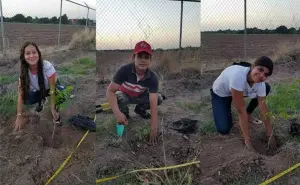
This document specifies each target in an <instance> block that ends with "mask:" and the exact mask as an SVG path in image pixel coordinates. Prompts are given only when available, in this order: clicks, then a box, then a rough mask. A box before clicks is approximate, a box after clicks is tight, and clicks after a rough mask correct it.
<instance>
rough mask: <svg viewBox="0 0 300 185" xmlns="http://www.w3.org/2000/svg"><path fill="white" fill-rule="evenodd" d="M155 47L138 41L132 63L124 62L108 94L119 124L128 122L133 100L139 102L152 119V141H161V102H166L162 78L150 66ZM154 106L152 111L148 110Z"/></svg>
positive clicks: (137, 110)
mask: <svg viewBox="0 0 300 185" xmlns="http://www.w3.org/2000/svg"><path fill="white" fill-rule="evenodd" d="M151 57H152V48H151V46H150V44H149V43H147V42H146V41H140V42H138V43H137V44H136V45H135V48H134V53H133V57H132V59H133V61H134V62H132V63H129V64H126V65H123V66H121V67H120V68H119V69H118V70H117V72H116V73H115V75H114V77H113V80H112V82H111V83H110V84H109V86H108V89H107V93H106V95H107V98H108V102H109V104H110V106H111V107H112V110H113V113H114V115H115V116H116V118H117V120H118V123H119V124H125V125H127V124H128V119H129V108H128V105H129V104H136V107H135V109H134V112H135V113H136V114H139V115H140V116H141V117H142V118H145V119H150V127H151V132H150V142H151V143H153V144H155V143H156V141H157V129H158V126H157V122H158V111H157V106H158V105H160V104H161V103H162V100H163V98H162V96H161V95H160V94H159V93H158V84H159V83H158V78H157V76H156V74H155V73H154V72H153V71H152V70H151V69H150V68H149V67H150V64H151ZM149 109H150V114H149V113H148V112H147V110H149Z"/></svg>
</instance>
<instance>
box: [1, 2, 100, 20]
mask: <svg viewBox="0 0 300 185" xmlns="http://www.w3.org/2000/svg"><path fill="white" fill-rule="evenodd" d="M72 1H74V2H77V3H79V4H83V5H84V2H86V4H88V5H89V6H90V7H92V8H94V9H96V0H72ZM60 2H61V1H60V0H2V11H3V16H4V17H12V16H14V15H16V14H19V13H20V14H23V15H25V16H31V17H35V16H37V17H49V18H51V17H53V16H56V17H59V13H60ZM63 14H67V16H68V18H86V16H87V8H85V7H82V6H79V5H76V4H73V3H71V2H68V1H65V0H63V4H62V15H63ZM89 19H93V20H96V11H95V10H90V11H89Z"/></svg>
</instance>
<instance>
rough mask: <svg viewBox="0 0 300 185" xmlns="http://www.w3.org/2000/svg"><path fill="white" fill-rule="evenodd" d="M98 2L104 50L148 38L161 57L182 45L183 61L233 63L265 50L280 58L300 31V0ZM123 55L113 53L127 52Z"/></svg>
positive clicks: (99, 35) (131, 45)
mask: <svg viewBox="0 0 300 185" xmlns="http://www.w3.org/2000/svg"><path fill="white" fill-rule="evenodd" d="M97 7H98V10H97V28H96V30H97V36H96V37H97V38H96V39H97V49H98V50H99V53H100V51H102V53H103V51H104V50H114V51H116V50H131V51H132V49H133V48H134V45H135V43H137V42H138V41H140V40H146V41H148V42H149V43H151V45H152V46H153V48H154V50H155V52H156V54H157V55H156V56H160V54H159V53H160V51H162V50H164V51H165V53H166V52H170V50H171V49H175V50H176V49H177V50H178V49H180V47H182V51H183V53H182V55H181V61H184V62H188V61H197V58H198V60H199V61H201V62H202V63H214V61H216V63H219V62H220V61H228V62H231V61H232V60H235V59H239V60H251V59H253V58H256V57H258V56H260V55H269V56H271V57H275V56H277V55H278V54H279V53H281V52H283V51H284V50H288V48H293V47H294V46H295V45H296V44H297V43H298V41H299V35H300V34H299V33H300V28H299V27H300V14H299V11H297V10H298V8H299V7H300V1H296V0H288V1H259V2H252V1H246V0H234V1H230V2H229V1H219V0H210V1H201V2H199V1H171V0H154V1H146V0H142V1H140V0H133V1H121V0H119V1H114V2H111V1H105V0H103V1H99V3H98V5H97ZM120 12H122V14H121V13H120ZM181 13H182V16H181ZM181 25H182V27H181ZM181 33H182V34H181ZM173 51H174V50H173ZM176 53H178V51H176ZM103 54H104V53H103ZM105 55H106V58H107V57H109V56H108V55H107V54H105ZM122 55H123V56H121V54H120V55H111V57H113V58H114V59H116V60H120V59H121V58H124V57H128V54H125V55H124V52H122ZM172 55H174V52H173V54H172ZM127 59H128V58H127ZM225 63H226V62H225ZM219 66H220V65H219Z"/></svg>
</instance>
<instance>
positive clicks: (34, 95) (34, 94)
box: [25, 89, 49, 105]
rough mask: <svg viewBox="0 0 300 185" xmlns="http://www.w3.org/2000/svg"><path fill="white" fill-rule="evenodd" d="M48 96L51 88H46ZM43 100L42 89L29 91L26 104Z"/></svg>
mask: <svg viewBox="0 0 300 185" xmlns="http://www.w3.org/2000/svg"><path fill="white" fill-rule="evenodd" d="M47 96H49V89H48V90H46V97H47ZM41 101H42V97H41V91H29V92H28V96H27V100H26V101H25V104H26V105H32V104H35V103H40V102H41Z"/></svg>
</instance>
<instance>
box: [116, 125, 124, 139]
mask: <svg viewBox="0 0 300 185" xmlns="http://www.w3.org/2000/svg"><path fill="white" fill-rule="evenodd" d="M123 132H124V125H122V124H119V123H117V135H118V137H121V136H122V135H123Z"/></svg>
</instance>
